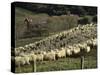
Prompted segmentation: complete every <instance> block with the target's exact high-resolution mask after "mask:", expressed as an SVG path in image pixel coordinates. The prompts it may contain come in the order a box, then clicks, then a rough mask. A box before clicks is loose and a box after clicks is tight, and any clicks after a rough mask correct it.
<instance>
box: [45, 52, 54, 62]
mask: <svg viewBox="0 0 100 75" xmlns="http://www.w3.org/2000/svg"><path fill="white" fill-rule="evenodd" d="M44 60H50V61H51V60H55V52H54V51H50V52H47V53H46V54H44Z"/></svg>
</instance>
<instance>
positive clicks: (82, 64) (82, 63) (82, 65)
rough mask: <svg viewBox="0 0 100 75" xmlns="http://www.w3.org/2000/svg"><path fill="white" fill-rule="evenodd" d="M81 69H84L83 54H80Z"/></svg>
mask: <svg viewBox="0 0 100 75" xmlns="http://www.w3.org/2000/svg"><path fill="white" fill-rule="evenodd" d="M81 69H84V55H83V56H81Z"/></svg>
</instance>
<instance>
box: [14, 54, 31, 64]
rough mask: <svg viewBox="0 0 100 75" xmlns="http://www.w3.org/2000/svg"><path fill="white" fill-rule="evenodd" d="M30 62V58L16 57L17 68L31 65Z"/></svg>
mask: <svg viewBox="0 0 100 75" xmlns="http://www.w3.org/2000/svg"><path fill="white" fill-rule="evenodd" d="M29 60H30V58H29V57H28V56H23V57H21V56H16V57H15V65H16V66H23V65H25V64H28V65H29V64H30V62H29Z"/></svg>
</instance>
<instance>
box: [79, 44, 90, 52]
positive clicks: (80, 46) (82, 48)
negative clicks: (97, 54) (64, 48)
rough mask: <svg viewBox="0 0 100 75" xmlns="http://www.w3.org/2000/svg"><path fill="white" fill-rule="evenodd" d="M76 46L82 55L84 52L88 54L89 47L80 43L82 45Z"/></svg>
mask: <svg viewBox="0 0 100 75" xmlns="http://www.w3.org/2000/svg"><path fill="white" fill-rule="evenodd" d="M78 46H79V48H80V51H81V52H82V53H84V52H86V53H88V52H90V46H88V45H87V44H85V43H82V44H79V45H78Z"/></svg>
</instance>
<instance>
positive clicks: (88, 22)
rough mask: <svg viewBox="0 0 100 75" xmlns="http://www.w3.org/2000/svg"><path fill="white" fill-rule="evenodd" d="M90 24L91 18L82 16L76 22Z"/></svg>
mask: <svg viewBox="0 0 100 75" xmlns="http://www.w3.org/2000/svg"><path fill="white" fill-rule="evenodd" d="M91 22H92V17H91V16H84V17H83V18H81V19H80V20H79V21H78V23H79V24H90V23H91Z"/></svg>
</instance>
